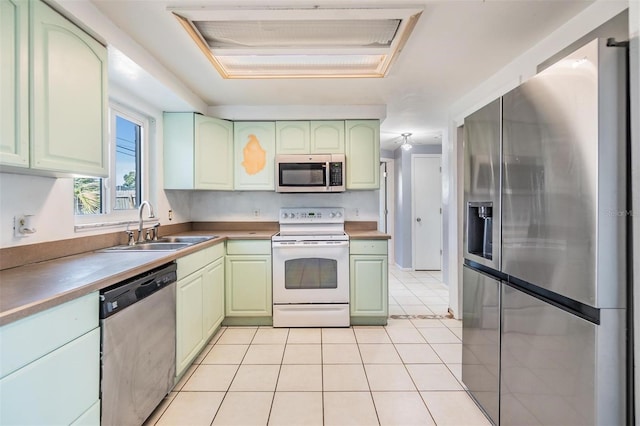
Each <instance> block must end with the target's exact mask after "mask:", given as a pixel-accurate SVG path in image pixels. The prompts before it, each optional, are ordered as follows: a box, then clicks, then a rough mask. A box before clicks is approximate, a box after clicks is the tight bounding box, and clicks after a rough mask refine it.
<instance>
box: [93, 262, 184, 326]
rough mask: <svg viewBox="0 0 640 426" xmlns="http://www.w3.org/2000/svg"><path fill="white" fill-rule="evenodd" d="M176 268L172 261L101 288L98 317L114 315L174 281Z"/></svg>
mask: <svg viewBox="0 0 640 426" xmlns="http://www.w3.org/2000/svg"><path fill="white" fill-rule="evenodd" d="M176 270H177V266H176V264H175V262H173V263H170V264H168V265H165V266H161V267H159V268H156V269H152V270H150V271H147V272H145V273H143V274H140V275H137V276H135V277H133V278H130V279H128V280H126V281H123V282H121V283H118V284H115V285H112V286H110V287H107V288H105V289H103V290H101V291H100V319H104V318H108V317H110V316H111V315H115V314H116V313H118V312H120V311H122V310H123V309H125V308H126V307H128V306H131V305H133V304H134V303H136V302H138V301H139V300H142V299H144V298H145V297H149V296H150V295H152V294H153V293H155V292H157V291H158V290H161V289H162V288H164V287H166V286H168V285H169V284H171V283H173V282H175V281H176V280H177V274H176Z"/></svg>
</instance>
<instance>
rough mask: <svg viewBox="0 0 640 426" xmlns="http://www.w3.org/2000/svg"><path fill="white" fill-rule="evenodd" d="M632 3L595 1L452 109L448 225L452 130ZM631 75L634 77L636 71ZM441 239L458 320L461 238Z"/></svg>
mask: <svg viewBox="0 0 640 426" xmlns="http://www.w3.org/2000/svg"><path fill="white" fill-rule="evenodd" d="M634 2H637V0H621V1H613V0H597V1H596V2H595V3H594V4H593V5H591V6H589V7H588V8H587V9H585V10H584V11H583V12H581V13H580V14H578V15H576V16H575V17H574V18H572V19H571V20H570V21H568V22H567V23H566V24H565V25H563V26H562V27H560V28H559V29H558V30H556V31H554V32H553V33H551V34H550V35H549V36H547V37H546V38H545V39H543V40H542V41H541V42H539V43H538V44H536V45H535V46H533V47H532V48H531V49H529V50H528V51H526V52H524V53H523V54H522V55H520V56H519V57H517V58H515V59H514V60H513V61H512V62H511V63H510V64H508V65H507V66H506V67H504V68H503V69H501V70H500V71H498V72H497V73H496V74H494V75H493V76H491V77H490V78H489V79H487V80H486V81H485V82H484V83H482V84H481V85H479V86H478V87H476V88H475V89H474V90H473V91H471V92H470V93H468V94H467V95H466V96H464V97H463V98H461V99H460V100H458V101H457V102H456V103H455V104H454V105H452V107H451V109H450V110H449V129H448V139H446V140H445V138H443V150H442V151H443V159H442V162H443V172H444V173H445V174H444V176H448V183H446V184H444V185H443V186H446V187H447V190H446V191H444V193H443V196H446V197H447V201H446V202H445V203H444V210H443V215H444V216H445V217H446V218H448V222H449V223H450V224H455V223H457V221H458V220H461V217H462V210H461V209H460V208H459V207H460V206H459V205H458V203H457V200H456V198H457V191H458V186H459V185H460V182H458V179H457V170H458V167H457V164H456V163H457V158H458V150H459V148H460V147H461V146H462V145H461V144H460V143H459V141H458V137H457V132H456V129H457V127H458V126H460V125H462V124H463V122H464V117H466V116H467V115H469V114H470V113H472V112H474V111H476V110H477V109H478V108H480V107H482V106H484V105H486V104H487V103H489V102H491V101H492V100H494V99H496V98H498V97H500V96H502V95H503V94H505V93H506V92H508V91H509V90H511V89H513V88H515V87H516V86H518V85H519V84H520V83H521V82H523V81H525V80H526V79H528V78H530V77H532V76H533V75H535V74H536V72H537V66H538V65H539V64H541V63H543V62H544V61H546V60H547V59H549V58H550V57H552V56H554V55H556V54H557V53H558V52H561V51H562V50H563V49H565V48H566V47H567V46H569V45H571V44H572V43H574V42H575V41H577V40H579V39H581V38H582V37H583V36H585V35H587V34H588V33H590V32H591V31H593V30H595V29H596V28H598V27H599V26H601V25H602V24H604V23H605V22H607V21H609V20H610V19H612V18H614V17H615V16H616V15H618V14H620V13H621V12H623V11H624V10H625V9H626V8H628V7H629V5H633V4H634ZM634 7H637V5H634ZM635 72H636V74H637V69H636V70H635ZM445 238H448V240H449V244H448V249H447V251H448V253H447V255H446V258H447V266H446V270H447V274H446V275H445V276H444V280H445V282H446V283H447V284H448V285H449V289H450V293H449V295H450V305H451V308H452V310H453V311H454V312H455V313H456V316H461V300H462V299H461V297H462V292H461V290H460V287H461V276H462V260H463V259H462V257H461V255H460V253H461V250H460V244H461V243H462V238H461V235H460V234H459V230H458V227H457V226H448V227H447V235H446V236H445ZM458 290H460V291H458Z"/></svg>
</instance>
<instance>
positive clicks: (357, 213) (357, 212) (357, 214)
mask: <svg viewBox="0 0 640 426" xmlns="http://www.w3.org/2000/svg"><path fill="white" fill-rule="evenodd" d="M358 216H360V209H356V217H358Z"/></svg>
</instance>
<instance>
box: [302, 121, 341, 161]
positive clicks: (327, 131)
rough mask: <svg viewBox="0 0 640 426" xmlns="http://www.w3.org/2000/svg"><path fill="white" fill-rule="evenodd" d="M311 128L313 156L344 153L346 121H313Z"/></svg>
mask: <svg viewBox="0 0 640 426" xmlns="http://www.w3.org/2000/svg"><path fill="white" fill-rule="evenodd" d="M310 126H311V139H310V145H311V146H310V152H311V153H312V154H343V153H344V121H341V120H340V121H329V120H327V121H312V122H311V123H310Z"/></svg>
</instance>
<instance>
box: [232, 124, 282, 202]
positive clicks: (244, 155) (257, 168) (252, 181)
mask: <svg viewBox="0 0 640 426" xmlns="http://www.w3.org/2000/svg"><path fill="white" fill-rule="evenodd" d="M233 132H234V137H233V143H234V163H233V164H234V167H233V169H234V189H236V190H245V191H250V190H258V191H273V190H275V185H274V181H275V179H274V162H275V152H276V124H275V122H273V121H256V122H249V121H237V122H235V123H234V126H233Z"/></svg>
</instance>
